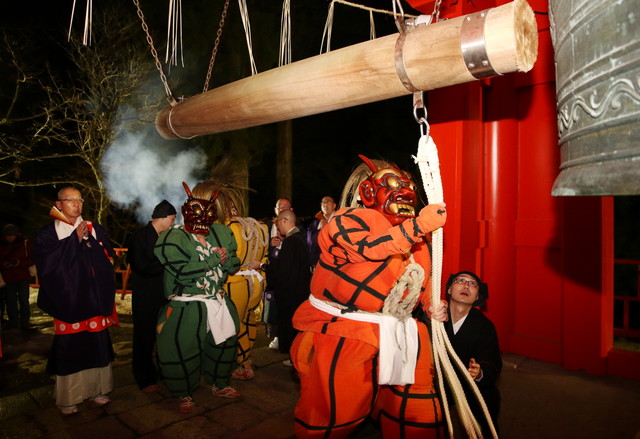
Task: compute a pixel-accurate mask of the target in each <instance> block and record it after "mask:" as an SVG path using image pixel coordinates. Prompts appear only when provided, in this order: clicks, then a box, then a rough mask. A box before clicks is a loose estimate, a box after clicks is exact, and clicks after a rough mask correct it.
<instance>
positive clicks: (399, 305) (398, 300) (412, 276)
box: [382, 256, 424, 322]
mask: <svg viewBox="0 0 640 439" xmlns="http://www.w3.org/2000/svg"><path fill="white" fill-rule="evenodd" d="M423 283H424V268H422V266H421V265H420V264H416V263H415V262H414V260H413V256H411V263H409V264H408V265H407V266H406V267H405V271H404V273H403V274H402V276H400V279H398V280H397V281H396V284H395V285H394V286H393V288H392V289H391V292H390V293H389V295H388V296H387V298H386V299H385V300H384V305H383V307H382V313H383V314H386V315H390V316H393V317H395V318H397V319H398V320H400V321H402V322H404V321H405V320H406V319H407V318H409V317H411V313H412V311H413V308H414V307H415V304H416V302H417V301H418V298H419V297H420V290H421V289H422V284H423ZM405 291H406V292H407V295H406V297H404V299H403V295H404V293H405Z"/></svg>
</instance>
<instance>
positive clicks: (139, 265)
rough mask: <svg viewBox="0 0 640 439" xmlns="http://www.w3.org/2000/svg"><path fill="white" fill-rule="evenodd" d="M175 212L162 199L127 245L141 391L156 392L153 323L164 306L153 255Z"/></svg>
mask: <svg viewBox="0 0 640 439" xmlns="http://www.w3.org/2000/svg"><path fill="white" fill-rule="evenodd" d="M176 214H177V212H176V209H175V207H173V206H172V205H171V203H169V202H168V201H167V200H162V201H161V202H160V203H159V204H158V205H157V206H156V207H155V208H154V209H153V213H152V214H151V221H149V223H148V224H147V225H146V226H144V227H142V228H141V229H138V230H136V231H135V232H134V234H133V235H132V236H131V240H130V242H129V251H128V253H127V261H128V262H129V264H131V284H132V296H131V305H132V314H133V355H132V360H131V367H132V370H133V377H134V378H135V380H136V383H137V384H138V387H139V388H140V390H142V391H143V392H154V391H156V390H158V386H157V383H158V379H159V374H158V369H157V368H156V364H155V360H154V355H153V354H154V351H155V347H156V324H157V322H158V315H159V314H160V310H161V309H162V307H163V306H164V305H165V304H166V303H167V299H166V298H165V295H164V285H163V281H162V276H163V274H164V267H163V265H162V264H161V263H160V261H159V260H158V258H157V257H156V255H155V254H154V253H153V251H154V248H155V245H156V241H157V240H158V235H160V233H161V232H163V231H165V230H167V229H168V228H169V227H171V226H172V225H173V223H174V221H175V219H176Z"/></svg>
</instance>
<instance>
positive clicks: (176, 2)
mask: <svg viewBox="0 0 640 439" xmlns="http://www.w3.org/2000/svg"><path fill="white" fill-rule="evenodd" d="M183 53H184V51H183V48H182V0H169V13H168V19H167V51H166V52H165V57H164V62H165V63H167V64H170V65H174V66H177V65H178V58H180V62H181V64H182V67H184V57H183Z"/></svg>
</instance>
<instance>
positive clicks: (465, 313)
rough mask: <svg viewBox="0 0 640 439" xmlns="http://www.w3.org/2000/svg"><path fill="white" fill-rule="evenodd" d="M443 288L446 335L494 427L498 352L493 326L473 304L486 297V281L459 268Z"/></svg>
mask: <svg viewBox="0 0 640 439" xmlns="http://www.w3.org/2000/svg"><path fill="white" fill-rule="evenodd" d="M445 289H446V291H447V296H448V297H449V320H448V321H447V322H445V324H444V326H445V329H446V331H447V335H448V336H449V340H451V344H452V345H453V348H454V350H455V351H456V354H458V357H460V360H461V361H462V363H463V364H465V365H467V366H468V372H469V375H471V378H473V380H474V381H475V383H476V384H477V385H478V389H479V390H480V393H481V394H482V397H483V399H484V401H485V403H486V405H487V409H488V410H489V414H490V415H491V420H492V421H493V425H494V427H495V429H496V431H498V414H499V412H500V391H499V390H498V388H497V387H496V380H497V379H498V377H499V376H500V372H501V371H502V355H501V353H500V346H499V344H498V334H497V332H496V328H495V326H494V325H493V323H492V322H491V320H489V319H488V318H487V317H486V316H485V315H484V314H483V313H482V312H481V311H480V310H479V309H477V308H476V307H479V306H484V305H485V300H486V299H487V297H489V291H488V287H487V284H485V283H483V282H482V281H481V280H480V278H479V277H478V276H477V275H476V274H475V273H472V272H470V271H461V272H459V273H455V274H452V275H450V276H449V280H448V281H447V284H446V287H445ZM461 381H462V382H463V383H465V382H466V380H461ZM466 393H467V400H468V401H469V405H470V407H471V409H472V411H473V415H474V417H475V418H476V420H478V422H480V425H482V428H483V433H484V435H485V437H491V433H490V430H489V426H488V424H487V422H486V420H485V416H484V414H483V411H482V407H481V406H480V405H479V403H478V402H477V398H476V397H475V395H474V394H473V393H472V392H470V391H467V392H466Z"/></svg>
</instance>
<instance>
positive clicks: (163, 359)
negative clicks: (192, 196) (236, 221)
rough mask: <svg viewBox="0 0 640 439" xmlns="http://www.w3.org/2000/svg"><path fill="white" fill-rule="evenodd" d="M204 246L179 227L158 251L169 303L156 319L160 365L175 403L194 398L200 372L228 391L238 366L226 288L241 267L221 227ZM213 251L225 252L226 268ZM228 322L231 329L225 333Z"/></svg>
mask: <svg viewBox="0 0 640 439" xmlns="http://www.w3.org/2000/svg"><path fill="white" fill-rule="evenodd" d="M206 242H207V244H208V245H207V248H204V246H203V245H202V244H201V243H200V242H198V241H197V239H196V237H195V235H193V234H191V233H188V232H187V231H185V230H184V229H183V226H180V225H177V226H174V228H171V229H168V230H165V231H164V232H162V233H161V234H160V236H159V237H158V241H157V242H156V246H155V251H154V253H155V255H156V256H157V257H158V259H159V260H160V262H161V263H162V265H163V266H164V270H165V271H164V287H165V288H164V289H165V295H166V296H167V298H168V299H169V300H170V301H169V303H168V304H167V305H166V306H165V307H164V308H163V310H162V312H161V313H160V316H159V318H158V326H157V332H158V338H157V340H158V341H157V343H158V360H159V363H160V369H161V371H162V377H163V379H164V381H165V384H166V385H167V387H168V388H169V390H170V391H171V393H172V394H173V395H174V396H176V397H183V396H190V395H191V393H192V392H193V391H194V390H195V389H196V388H197V387H198V385H199V384H200V373H201V372H202V374H203V375H204V378H205V382H206V383H207V384H210V385H211V384H215V386H216V387H217V388H219V389H222V388H224V387H226V386H228V385H229V380H230V377H231V373H232V371H233V369H234V367H235V363H236V342H237V336H236V334H237V331H238V325H239V322H238V313H237V311H236V308H235V306H234V305H233V302H232V301H231V300H230V298H229V297H228V295H226V294H225V293H224V288H223V286H224V282H225V280H226V279H227V277H228V275H229V274H232V273H235V272H236V271H237V270H238V269H239V267H240V260H239V259H238V257H237V256H236V242H235V239H234V237H233V234H232V232H231V230H230V229H229V228H228V227H226V226H224V225H222V224H213V225H212V226H211V227H210V229H209V234H208V235H207V236H206ZM215 247H223V248H226V249H227V257H226V260H225V261H224V263H220V256H219V255H218V253H216V252H214V251H213V249H214V248H215ZM203 300H204V301H203ZM207 302H208V303H207ZM212 305H215V307H214V308H211V306H212ZM225 308H226V309H228V311H229V312H228V313H226V309H225ZM212 309H215V310H216V312H215V318H214V317H213V316H212V315H211V310H212ZM229 314H230V316H229ZM225 316H226V322H227V327H226V328H224V327H223V328H221V325H222V326H224V324H223V323H222V321H225V319H224V317H225ZM208 318H211V320H209V321H208ZM214 320H215V321H214ZM229 325H230V326H231V328H229V327H228V326H229ZM209 327H211V330H210V329H209ZM212 331H213V334H212ZM221 334H227V335H221ZM228 334H231V335H230V336H229V335H228ZM214 336H216V338H217V339H218V343H217V344H216V342H215V341H214ZM221 337H224V338H222V340H220V338H221Z"/></svg>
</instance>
